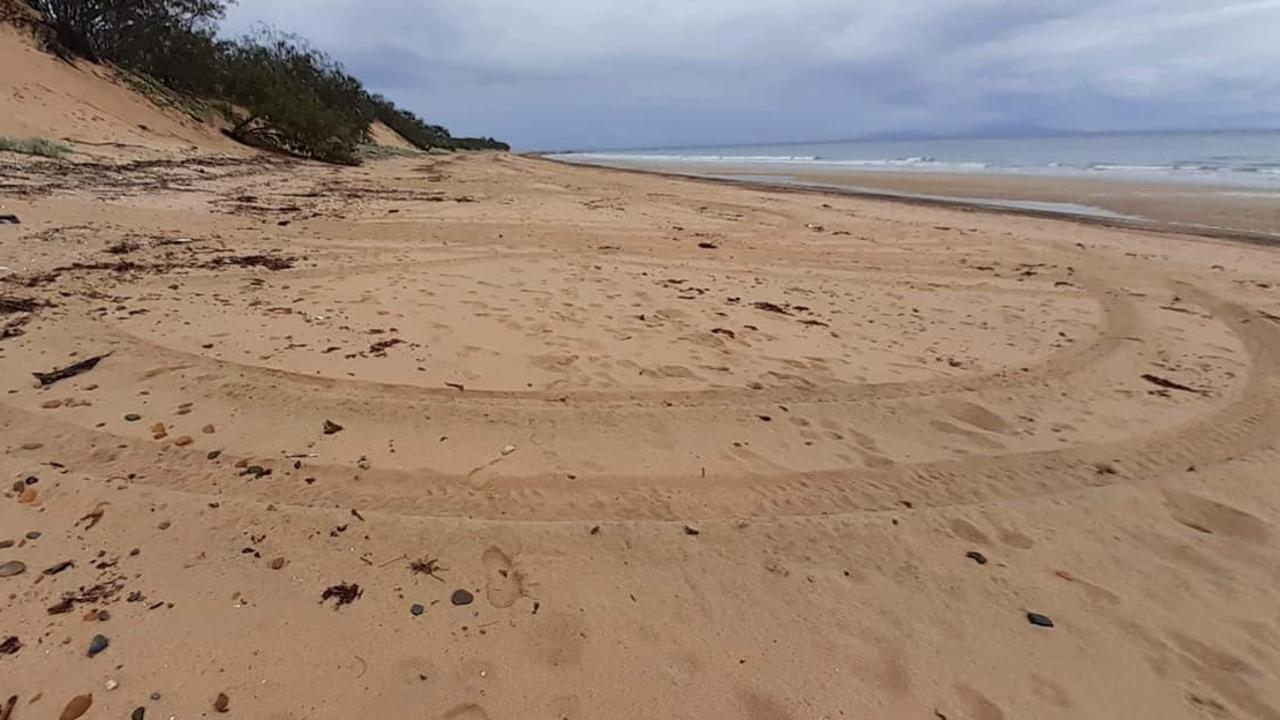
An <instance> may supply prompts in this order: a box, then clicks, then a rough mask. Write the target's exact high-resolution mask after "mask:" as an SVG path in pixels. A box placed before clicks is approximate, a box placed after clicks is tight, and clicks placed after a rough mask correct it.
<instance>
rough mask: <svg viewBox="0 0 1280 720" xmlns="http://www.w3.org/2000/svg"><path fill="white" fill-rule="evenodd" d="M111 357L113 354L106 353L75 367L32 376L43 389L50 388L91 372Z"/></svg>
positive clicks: (71, 366) (36, 373)
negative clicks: (60, 381)
mask: <svg viewBox="0 0 1280 720" xmlns="http://www.w3.org/2000/svg"><path fill="white" fill-rule="evenodd" d="M110 355H111V353H104V354H102V355H96V356H94V357H91V358H88V359H86V360H81V361H80V362H78V363H75V364H73V365H68V366H66V367H63V368H57V369H55V370H50V371H49V372H47V373H40V372H34V373H31V374H32V375H34V376H35V378H36V379H37V380H39V381H40V385H41V387H48V386H50V385H52V384H54V383H56V382H58V381H59V380H66V379H67V378H72V377H75V376H76V375H80V374H81V373H87V372H89V371H90V370H92V369H94V368H95V367H97V366H98V363H100V362H102V360H103V359H104V358H107V357H110Z"/></svg>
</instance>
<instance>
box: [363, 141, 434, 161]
mask: <svg viewBox="0 0 1280 720" xmlns="http://www.w3.org/2000/svg"><path fill="white" fill-rule="evenodd" d="M424 154H425V153H424V152H423V151H422V150H411V149H409V148H402V147H392V146H390V145H374V144H372V143H364V144H362V145H359V146H357V147H356V157H358V158H360V159H361V160H385V159H387V158H396V157H421V156H422V155H424Z"/></svg>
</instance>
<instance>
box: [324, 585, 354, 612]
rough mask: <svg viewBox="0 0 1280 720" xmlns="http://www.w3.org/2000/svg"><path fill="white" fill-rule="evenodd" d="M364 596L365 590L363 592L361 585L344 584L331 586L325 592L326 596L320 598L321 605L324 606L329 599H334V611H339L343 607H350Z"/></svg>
mask: <svg viewBox="0 0 1280 720" xmlns="http://www.w3.org/2000/svg"><path fill="white" fill-rule="evenodd" d="M362 595H364V590H361V589H360V586H359V585H357V584H355V583H345V582H344V583H340V584H338V585H333V586H330V587H329V589H327V590H325V591H324V594H322V595H321V596H320V604H322V605H323V604H324V603H325V602H326V601H328V600H329V598H333V600H334V605H333V609H334V610H337V609H338V608H340V607H342V606H343V605H350V604H351V603H353V602H355V601H356V600H357V599H358V598H359V597H360V596H362Z"/></svg>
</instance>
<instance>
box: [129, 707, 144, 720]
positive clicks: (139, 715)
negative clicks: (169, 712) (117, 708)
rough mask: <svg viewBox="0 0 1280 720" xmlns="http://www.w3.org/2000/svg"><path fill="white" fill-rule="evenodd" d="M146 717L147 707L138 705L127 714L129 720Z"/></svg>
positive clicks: (138, 719)
mask: <svg viewBox="0 0 1280 720" xmlns="http://www.w3.org/2000/svg"><path fill="white" fill-rule="evenodd" d="M146 718H147V709H146V708H144V707H140V708H138V709H136V710H134V711H133V714H132V715H130V716H129V720H146Z"/></svg>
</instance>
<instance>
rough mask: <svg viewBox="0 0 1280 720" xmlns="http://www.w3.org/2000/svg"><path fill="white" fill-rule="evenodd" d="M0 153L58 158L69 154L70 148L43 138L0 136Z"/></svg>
mask: <svg viewBox="0 0 1280 720" xmlns="http://www.w3.org/2000/svg"><path fill="white" fill-rule="evenodd" d="M0 152H12V153H19V154H22V155H39V156H41V157H48V158H59V157H62V156H63V155H66V154H67V153H69V152H71V148H69V147H67V146H66V145H63V144H62V143H56V142H54V141H52V140H45V139H44V138H11V137H6V136H4V135H0Z"/></svg>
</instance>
